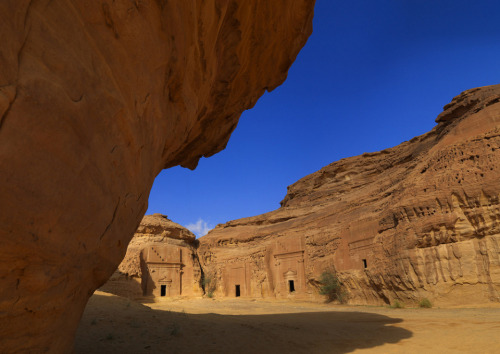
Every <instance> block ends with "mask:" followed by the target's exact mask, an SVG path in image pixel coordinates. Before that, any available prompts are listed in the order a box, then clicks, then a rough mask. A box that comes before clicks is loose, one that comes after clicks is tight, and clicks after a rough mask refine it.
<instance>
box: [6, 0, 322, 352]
mask: <svg viewBox="0 0 500 354" xmlns="http://www.w3.org/2000/svg"><path fill="white" fill-rule="evenodd" d="M313 6H314V0H294V1H285V0H276V1H275V0H273V1H264V0H258V1H232V0H207V1H196V2H193V1H153V0H141V1H129V0H113V1H111V0H99V1H83V0H73V1H68V0H54V1H50V0H40V1H30V0H3V1H1V2H0V35H1V38H2V45H1V52H0V200H1V205H0V209H1V210H0V225H1V228H0V242H1V247H0V320H1V323H2V326H1V327H0V343H1V346H2V350H3V351H5V352H18V351H29V352H44V351H51V352H68V351H70V349H71V346H72V340H73V335H74V333H75V330H76V327H77V324H78V321H79V319H80V316H81V313H82V311H83V308H84V306H85V304H86V302H87V299H88V298H89V296H90V295H91V294H92V293H93V291H94V290H95V289H96V288H98V287H99V286H101V285H102V284H103V283H104V282H105V281H106V280H107V279H108V277H109V276H110V275H111V274H112V273H113V272H114V270H115V269H116V267H117V265H118V264H119V263H120V261H121V259H122V258H123V256H124V254H125V251H126V248H127V244H128V242H129V240H130V239H131V237H132V236H133V233H134V231H135V230H136V229H137V226H138V225H139V222H140V220H141V219H142V216H143V215H144V213H145V211H146V209H147V200H148V195H149V191H150V189H151V186H152V183H153V180H154V178H155V176H156V175H157V174H158V173H159V172H160V171H161V170H162V169H163V168H167V167H171V166H175V165H182V166H185V167H189V168H194V167H195V166H196V164H197V161H198V160H199V159H200V158H201V157H202V156H206V157H208V156H210V155H213V154H215V153H216V152H218V151H220V150H222V149H224V147H225V146H226V143H227V141H228V139H229V136H230V134H231V132H232V131H233V130H234V128H235V127H236V124H237V122H238V118H239V116H240V114H241V112H242V111H243V110H245V109H249V108H251V107H252V106H253V105H254V104H255V102H256V101H257V99H258V98H259V97H260V96H261V95H262V94H263V93H264V92H265V91H266V90H272V89H274V88H275V87H276V86H278V85H279V84H281V83H282V82H283V81H284V80H285V78H286V74H287V70H288V68H289V67H290V65H291V63H292V62H293V61H294V59H295V57H296V55H297V53H298V52H299V50H300V49H301V48H302V46H303V45H304V43H305V42H306V40H307V38H308V36H309V35H310V34H311V31H312V16H313Z"/></svg>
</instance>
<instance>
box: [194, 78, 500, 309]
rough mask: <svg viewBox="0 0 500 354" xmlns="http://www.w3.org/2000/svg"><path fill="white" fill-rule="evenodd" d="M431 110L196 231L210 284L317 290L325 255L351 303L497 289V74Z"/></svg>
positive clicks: (471, 298)
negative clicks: (425, 129) (248, 209)
mask: <svg viewBox="0 0 500 354" xmlns="http://www.w3.org/2000/svg"><path fill="white" fill-rule="evenodd" d="M436 122H437V123H438V124H437V126H436V127H435V128H434V129H432V130H431V131H430V132H429V133H426V134H424V135H422V136H419V137H416V138H413V139H412V140H410V141H407V142H404V143H402V144H400V145H398V146H396V147H394V148H391V149H386V150H383V151H380V152H375V153H366V154H363V155H361V156H356V157H351V158H346V159H343V160H340V161H338V162H334V163H332V164H330V165H328V166H326V167H324V168H322V169H321V170H319V171H317V172H315V173H313V174H311V175H309V176H306V177H304V178H302V179H301V180H299V181H298V182H296V183H295V184H293V185H291V186H290V187H289V188H288V193H287V195H286V197H285V198H284V200H283V201H282V202H281V208H279V209H278V210H275V211H272V212H269V213H266V214H263V215H259V216H255V217H250V218H245V219H240V220H235V221H230V222H228V223H226V224H224V225H219V226H218V227H216V228H215V229H214V230H213V231H211V232H210V233H209V234H208V235H207V236H204V237H202V238H201V239H200V243H201V244H200V248H199V252H198V255H199V257H200V261H201V263H202V266H203V268H204V270H205V271H209V270H212V271H215V272H216V273H217V277H218V295H221V296H224V295H225V296H235V295H236V294H237V293H238V292H239V294H240V295H241V296H270V297H275V296H276V297H288V296H292V297H306V298H318V297H319V295H318V292H317V285H318V280H319V275H320V273H321V272H322V271H323V270H324V269H327V268H329V267H332V266H333V267H335V269H336V271H337V272H338V275H339V277H340V278H341V280H342V281H343V282H344V285H345V286H346V289H347V291H348V293H349V297H350V302H351V303H358V304H366V303H374V304H380V303H384V302H385V303H390V302H392V301H393V300H395V299H398V300H400V301H403V302H406V303H414V302H417V301H419V299H422V298H424V297H427V298H429V299H430V300H431V301H432V302H435V303H437V304H440V305H460V304H473V303H487V302H490V301H494V302H498V301H500V297H499V293H500V199H499V198H500V184H499V183H498V181H499V178H500V85H496V86H488V87H482V88H476V89H472V90H468V91H465V92H464V93H462V94H461V95H459V96H457V97H455V98H454V99H453V101H452V102H451V103H450V104H448V105H446V106H445V107H444V111H443V112H442V113H441V114H440V115H439V116H438V117H437V119H436ZM291 290H294V291H291Z"/></svg>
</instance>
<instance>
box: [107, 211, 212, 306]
mask: <svg viewBox="0 0 500 354" xmlns="http://www.w3.org/2000/svg"><path fill="white" fill-rule="evenodd" d="M197 246H198V241H196V236H195V235H194V234H193V233H191V232H190V231H189V230H187V229H185V228H184V227H182V226H181V225H179V224H176V223H174V222H172V221H170V220H168V219H167V217H166V216H164V215H161V214H154V215H146V216H145V217H144V218H143V219H142V221H141V224H140V226H139V228H138V230H137V232H136V233H135V235H134V237H133V238H132V240H131V241H130V244H129V246H128V249H127V253H126V255H125V258H124V259H123V261H122V262H121V263H120V265H119V266H118V270H117V271H116V272H115V273H114V274H113V276H112V277H111V278H110V280H108V282H107V283H106V284H105V285H104V286H103V287H101V288H100V289H101V290H102V291H106V292H110V293H113V294H116V295H119V296H124V297H129V298H142V297H156V298H162V297H175V296H201V295H202V294H203V290H202V286H201V275H202V272H201V268H200V263H199V262H198V256H197V254H196V248H197Z"/></svg>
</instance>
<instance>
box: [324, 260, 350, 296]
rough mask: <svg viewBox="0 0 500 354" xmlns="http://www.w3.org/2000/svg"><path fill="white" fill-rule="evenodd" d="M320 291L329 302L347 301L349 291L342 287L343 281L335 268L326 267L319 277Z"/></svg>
mask: <svg viewBox="0 0 500 354" xmlns="http://www.w3.org/2000/svg"><path fill="white" fill-rule="evenodd" d="M319 283H320V286H319V293H320V294H321V295H325V296H326V298H327V301H328V302H332V301H338V302H340V303H345V302H346V301H347V293H346V292H345V291H344V289H343V288H342V283H341V282H340V280H339V278H338V277H337V274H336V272H335V270H334V269H331V268H330V269H325V270H324V271H323V273H321V276H320V278H319Z"/></svg>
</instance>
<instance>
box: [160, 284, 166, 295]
mask: <svg viewBox="0 0 500 354" xmlns="http://www.w3.org/2000/svg"><path fill="white" fill-rule="evenodd" d="M165 295H167V286H166V285H161V286H160V296H165Z"/></svg>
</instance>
